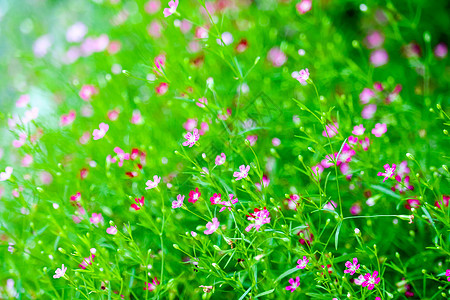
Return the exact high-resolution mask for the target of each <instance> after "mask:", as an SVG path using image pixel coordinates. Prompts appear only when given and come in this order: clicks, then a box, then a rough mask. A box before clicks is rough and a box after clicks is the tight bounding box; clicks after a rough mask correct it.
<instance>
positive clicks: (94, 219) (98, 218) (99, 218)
mask: <svg viewBox="0 0 450 300" xmlns="http://www.w3.org/2000/svg"><path fill="white" fill-rule="evenodd" d="M89 221H91V223H92V224H94V225H97V224H98V223H101V222H103V216H102V214H100V213H98V214H97V213H92V217H91V218H89Z"/></svg>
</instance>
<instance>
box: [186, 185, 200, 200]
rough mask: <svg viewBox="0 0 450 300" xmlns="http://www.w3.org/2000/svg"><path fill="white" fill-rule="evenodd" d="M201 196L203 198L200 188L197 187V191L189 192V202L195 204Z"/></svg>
mask: <svg viewBox="0 0 450 300" xmlns="http://www.w3.org/2000/svg"><path fill="white" fill-rule="evenodd" d="M200 196H201V193H200V192H199V191H198V187H197V188H195V190H192V191H190V192H189V199H188V201H189V202H191V203H195V202H197V200H198V199H199V198H200Z"/></svg>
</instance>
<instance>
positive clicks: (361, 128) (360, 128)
mask: <svg viewBox="0 0 450 300" xmlns="http://www.w3.org/2000/svg"><path fill="white" fill-rule="evenodd" d="M364 131H366V129H365V128H364V126H363V124H359V125H356V126H355V127H353V131H352V133H353V134H354V135H363V134H364Z"/></svg>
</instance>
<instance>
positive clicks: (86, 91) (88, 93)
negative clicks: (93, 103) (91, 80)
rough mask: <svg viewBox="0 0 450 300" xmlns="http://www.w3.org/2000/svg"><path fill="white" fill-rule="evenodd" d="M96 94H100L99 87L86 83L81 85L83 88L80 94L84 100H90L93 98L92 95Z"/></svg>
mask: <svg viewBox="0 0 450 300" xmlns="http://www.w3.org/2000/svg"><path fill="white" fill-rule="evenodd" d="M96 94H98V89H97V88H96V87H95V86H93V85H91V84H85V85H83V86H82V87H81V90H80V92H79V94H78V95H79V96H80V97H81V99H83V100H84V101H89V100H91V98H92V96H94V95H96Z"/></svg>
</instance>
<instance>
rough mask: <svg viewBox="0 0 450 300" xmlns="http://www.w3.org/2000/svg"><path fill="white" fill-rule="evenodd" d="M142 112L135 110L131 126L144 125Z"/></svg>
mask: <svg viewBox="0 0 450 300" xmlns="http://www.w3.org/2000/svg"><path fill="white" fill-rule="evenodd" d="M143 121H144V120H143V119H142V115H141V111H140V110H138V109H135V110H133V115H132V116H131V120H130V122H131V124H142V123H143Z"/></svg>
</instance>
